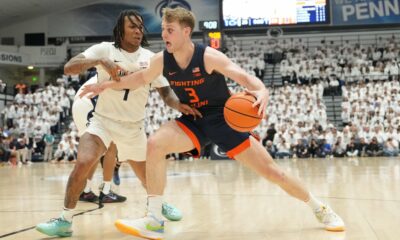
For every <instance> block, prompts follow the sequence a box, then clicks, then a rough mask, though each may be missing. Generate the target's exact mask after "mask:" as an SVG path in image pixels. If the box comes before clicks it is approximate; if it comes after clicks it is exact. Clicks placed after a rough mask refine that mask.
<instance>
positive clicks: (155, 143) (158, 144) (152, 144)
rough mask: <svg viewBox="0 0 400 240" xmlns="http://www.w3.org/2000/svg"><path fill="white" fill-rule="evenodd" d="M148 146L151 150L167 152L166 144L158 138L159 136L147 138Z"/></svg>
mask: <svg viewBox="0 0 400 240" xmlns="http://www.w3.org/2000/svg"><path fill="white" fill-rule="evenodd" d="M147 148H148V151H150V152H165V151H166V144H165V142H164V141H160V140H159V139H157V137H152V136H150V137H149V139H148V140H147Z"/></svg>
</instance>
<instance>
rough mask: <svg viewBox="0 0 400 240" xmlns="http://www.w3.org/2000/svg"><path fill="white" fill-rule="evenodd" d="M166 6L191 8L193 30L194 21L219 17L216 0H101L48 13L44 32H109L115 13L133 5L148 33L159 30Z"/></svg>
mask: <svg viewBox="0 0 400 240" xmlns="http://www.w3.org/2000/svg"><path fill="white" fill-rule="evenodd" d="M167 6H169V7H177V6H180V7H184V8H186V9H189V10H191V11H193V12H194V14H195V16H196V27H195V31H198V26H197V23H198V21H201V20H210V19H219V17H218V16H219V1H216V0H154V1H149V0H135V1H132V0H105V1H101V2H100V3H95V4H92V5H88V6H84V7H82V8H78V9H74V10H70V11H66V12H63V13H57V14H56V15H51V16H48V23H49V27H48V36H49V37H60V36H109V35H112V30H113V27H114V25H115V23H116V20H117V17H118V15H119V13H120V12H121V11H122V10H126V9H134V10H136V11H138V12H139V13H140V14H141V15H142V16H143V19H144V23H145V26H146V29H147V31H148V32H149V33H161V11H162V9H163V8H164V7H167ZM60 19H62V21H61V22H60ZM63 23H68V24H63ZM60 24H62V26H60Z"/></svg>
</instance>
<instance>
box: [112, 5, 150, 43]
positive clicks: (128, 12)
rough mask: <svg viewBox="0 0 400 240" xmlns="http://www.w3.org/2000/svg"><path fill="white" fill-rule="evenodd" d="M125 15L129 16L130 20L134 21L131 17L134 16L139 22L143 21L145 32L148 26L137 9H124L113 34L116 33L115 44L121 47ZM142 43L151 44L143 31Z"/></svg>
mask: <svg viewBox="0 0 400 240" xmlns="http://www.w3.org/2000/svg"><path fill="white" fill-rule="evenodd" d="M125 17H128V19H129V21H131V22H132V20H131V18H130V17H134V18H136V19H137V20H139V22H142V25H143V29H144V32H147V29H146V27H145V26H144V24H143V17H142V16H141V15H140V14H139V13H138V12H137V11H135V10H123V11H122V12H121V13H120V14H119V16H118V20H117V23H116V24H115V26H114V30H113V34H114V42H115V43H114V46H115V47H116V48H121V42H122V38H123V37H124V34H125V32H124V21H125ZM140 45H141V46H142V47H145V46H149V43H148V42H147V38H146V35H145V34H144V33H143V38H142V42H141V43H140Z"/></svg>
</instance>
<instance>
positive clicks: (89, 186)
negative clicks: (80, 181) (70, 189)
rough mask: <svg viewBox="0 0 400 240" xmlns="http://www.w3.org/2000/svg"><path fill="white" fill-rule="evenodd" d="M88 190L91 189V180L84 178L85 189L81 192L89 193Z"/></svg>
mask: <svg viewBox="0 0 400 240" xmlns="http://www.w3.org/2000/svg"><path fill="white" fill-rule="evenodd" d="M90 191H92V180H91V179H87V180H86V186H85V189H84V190H83V192H85V193H89V192H90Z"/></svg>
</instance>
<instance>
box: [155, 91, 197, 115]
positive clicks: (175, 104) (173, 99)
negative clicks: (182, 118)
mask: <svg viewBox="0 0 400 240" xmlns="http://www.w3.org/2000/svg"><path fill="white" fill-rule="evenodd" d="M157 91H158V93H159V94H160V96H161V98H162V99H163V101H164V102H165V104H167V105H168V106H169V107H171V108H173V109H176V110H178V111H179V112H181V113H183V114H185V115H189V114H190V115H193V116H194V117H195V118H196V117H202V115H201V113H200V112H199V111H198V110H197V109H196V108H192V107H190V106H189V105H187V104H183V103H181V102H180V101H179V98H178V97H177V96H176V94H175V92H174V91H173V90H172V88H171V87H170V86H166V87H160V88H157Z"/></svg>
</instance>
